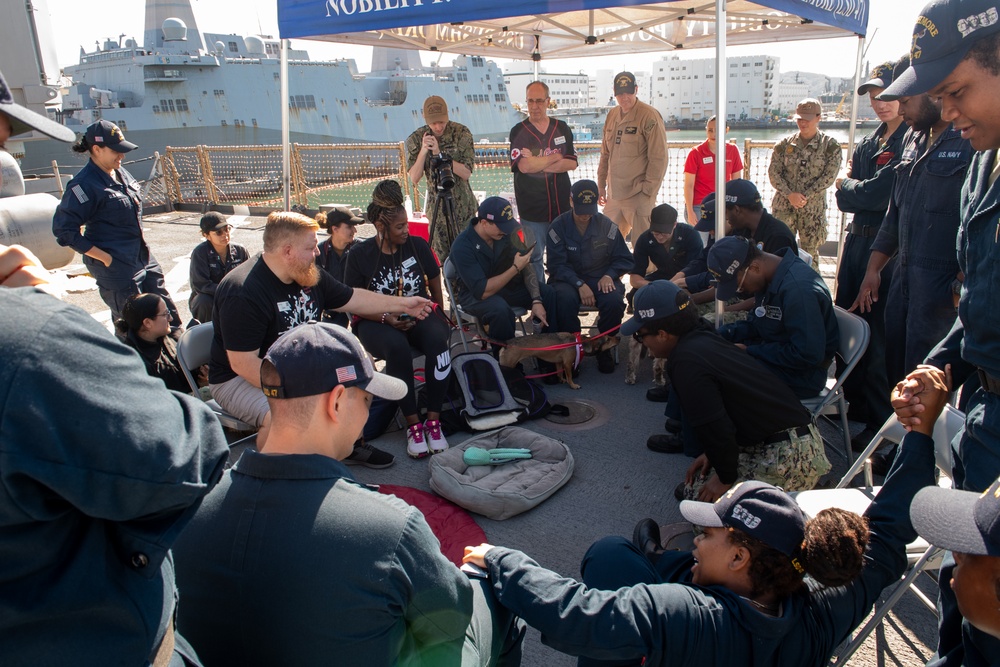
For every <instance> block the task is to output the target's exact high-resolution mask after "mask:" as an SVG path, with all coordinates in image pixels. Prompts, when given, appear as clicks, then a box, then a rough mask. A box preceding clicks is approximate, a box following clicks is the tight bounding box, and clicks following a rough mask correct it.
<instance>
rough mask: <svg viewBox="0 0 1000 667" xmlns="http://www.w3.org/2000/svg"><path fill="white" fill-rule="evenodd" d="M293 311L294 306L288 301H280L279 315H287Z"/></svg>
mask: <svg viewBox="0 0 1000 667" xmlns="http://www.w3.org/2000/svg"><path fill="white" fill-rule="evenodd" d="M291 309H292V304H290V303H288V302H287V301H279V302H278V312H279V313H287V312H288V311H290V310H291Z"/></svg>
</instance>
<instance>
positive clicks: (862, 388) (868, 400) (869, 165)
mask: <svg viewBox="0 0 1000 667" xmlns="http://www.w3.org/2000/svg"><path fill="white" fill-rule="evenodd" d="M887 132H888V127H887V126H886V124H885V123H882V124H881V125H879V126H878V128H877V129H876V130H875V131H874V132H872V133H871V134H869V135H868V136H867V137H865V138H864V139H862V140H861V142H860V143H859V144H858V145H857V146H856V147H855V148H854V155H853V157H852V158H851V177H850V178H845V179H844V180H843V182H842V183H841V187H840V189H839V190H837V206H838V207H839V208H840V210H841V211H844V212H845V213H853V214H854V218H853V219H852V221H851V224H850V226H849V227H848V234H847V241H846V242H845V243H844V252H843V254H842V256H841V260H840V270H839V271H838V272H837V299H836V304H837V305H838V306H840V307H841V308H844V309H847V308H850V307H851V304H853V303H854V299H855V298H856V297H857V295H858V290H860V289H861V283H863V282H864V280H865V273H866V272H867V269H868V257H869V255H870V254H871V253H870V249H871V245H872V243H873V242H874V240H875V236H876V234H878V230H879V226H880V225H881V224H882V219H883V218H884V217H885V212H886V208H887V207H888V206H889V198H890V195H891V194H892V182H893V175H894V174H895V171H894V169H893V168H894V167H895V166H896V164H898V163H899V160H900V157H901V154H902V152H903V151H902V147H903V136H904V135H905V134H906V123H900V124H899V127H897V128H896V131H895V132H893V133H892V134H891V135H889V136H885V135H886V134H887ZM883 137H884V138H885V143H884V144H883V142H882V140H883ZM892 264H893V263H892V262H891V261H890V262H889V264H888V265H886V267H885V268H884V269H883V270H882V283H881V285H880V286H879V293H878V301H876V302H875V303H873V304H872V309H871V311H869V312H867V313H858V315H860V316H861V317H863V318H864V319H865V321H866V322H868V328H869V329H870V330H871V339H870V340H869V342H868V350H867V351H866V352H865V354H864V356H862V357H861V359H860V360H859V361H858V365H857V366H856V367H855V368H854V371H852V372H851V374H850V376H848V378H847V380H846V381H845V382H844V392H845V394H846V396H847V400H848V402H849V403H850V405H851V413H852V414H851V416H852V417H853V418H854V419H855V420H857V421H864V422H865V424H866V425H867V426H868V427H870V428H872V429H875V430H877V429H878V428H879V427H881V426H882V424H883V422H885V420H886V419H888V417H889V415H890V414H892V406H891V405H889V380H888V378H887V376H886V367H885V348H886V336H885V304H886V298H887V296H888V294H889V283H890V278H891V276H892V270H893V267H892Z"/></svg>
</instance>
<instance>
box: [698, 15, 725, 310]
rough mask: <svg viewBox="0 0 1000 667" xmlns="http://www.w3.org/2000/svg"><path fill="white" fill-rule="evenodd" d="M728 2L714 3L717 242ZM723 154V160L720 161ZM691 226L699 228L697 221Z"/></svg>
mask: <svg viewBox="0 0 1000 667" xmlns="http://www.w3.org/2000/svg"><path fill="white" fill-rule="evenodd" d="M727 25H728V24H727V21H726V0H715V239H716V240H719V239H721V238H722V237H724V236H725V235H726V194H725V193H726V123H727V122H728V121H729V105H728V104H727V103H726V95H727V92H726V79H727V76H728V69H729V68H728V67H726V28H727ZM719 153H722V157H721V158H720V157H719ZM690 224H693V225H695V224H698V221H697V220H694V221H691V223H690ZM724 306H725V304H724V303H722V302H721V301H716V302H715V327H716V328H719V327H720V326H722V313H723V308H724Z"/></svg>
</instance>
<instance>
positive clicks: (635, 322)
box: [621, 280, 691, 336]
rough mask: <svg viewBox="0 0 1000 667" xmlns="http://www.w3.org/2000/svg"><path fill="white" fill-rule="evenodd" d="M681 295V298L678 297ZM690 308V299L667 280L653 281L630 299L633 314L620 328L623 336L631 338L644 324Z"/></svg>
mask: <svg viewBox="0 0 1000 667" xmlns="http://www.w3.org/2000/svg"><path fill="white" fill-rule="evenodd" d="M682 293H683V298H680V299H679V298H678V295H680V294H682ZM688 307H691V298H690V296H688V294H687V293H686V292H683V290H681V288H680V287H678V286H677V285H675V284H674V283H672V282H670V281H669V280H654V281H652V282H650V283H647V284H645V285H643V286H642V287H640V288H639V291H637V292H636V293H635V298H633V299H632V309H633V310H634V312H635V314H634V315H633V316H632V319H630V320H628V321H627V322H625V323H624V324H622V327H621V334H622V335H623V336H631V335H632V334H634V333H635V332H636V331H638V330H639V329H640V328H641V327H642V325H643V324H645V323H646V322H652V321H654V320H658V319H660V318H661V317H669V316H670V315H674V314H676V313H679V312H681V311H682V310H684V309H685V308H688Z"/></svg>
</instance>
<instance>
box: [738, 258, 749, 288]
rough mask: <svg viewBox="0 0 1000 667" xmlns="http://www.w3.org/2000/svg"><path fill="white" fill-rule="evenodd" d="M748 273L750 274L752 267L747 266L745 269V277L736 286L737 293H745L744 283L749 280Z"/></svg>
mask: <svg viewBox="0 0 1000 667" xmlns="http://www.w3.org/2000/svg"><path fill="white" fill-rule="evenodd" d="M748 273H750V265H749V264H747V265H746V268H744V269H743V277H742V278H740V282H739V284H738V285H737V286H736V291H737V292H742V291H743V282H744V281H745V280H746V279H747V274H748Z"/></svg>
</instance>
